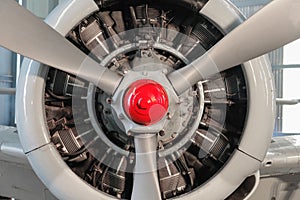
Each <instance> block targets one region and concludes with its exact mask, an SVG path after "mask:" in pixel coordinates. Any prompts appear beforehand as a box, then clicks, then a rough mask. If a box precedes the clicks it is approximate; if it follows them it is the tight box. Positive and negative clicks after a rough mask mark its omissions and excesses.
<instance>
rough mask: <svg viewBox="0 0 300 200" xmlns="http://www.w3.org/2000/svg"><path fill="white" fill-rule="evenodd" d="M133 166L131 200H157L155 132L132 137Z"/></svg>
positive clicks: (159, 196)
mask: <svg viewBox="0 0 300 200" xmlns="http://www.w3.org/2000/svg"><path fill="white" fill-rule="evenodd" d="M134 145H135V155H136V157H135V168H134V175H133V190H132V195H131V199H132V200H140V199H145V200H159V199H161V192H160V187H159V182H158V175H157V161H156V156H157V152H156V148H157V134H151V133H149V134H139V135H136V136H135V137H134Z"/></svg>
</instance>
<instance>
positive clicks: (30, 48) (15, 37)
mask: <svg viewBox="0 0 300 200" xmlns="http://www.w3.org/2000/svg"><path fill="white" fill-rule="evenodd" d="M0 22H1V29H0V45H1V46H3V47H5V48H7V49H9V50H11V51H14V52H17V53H19V54H22V55H24V56H26V57H29V58H31V59H34V60H36V61H39V62H41V63H44V64H46V65H49V66H52V67H54V68H57V69H59V70H62V71H65V72H68V73H70V74H74V75H77V76H79V77H81V78H83V79H85V80H88V81H90V82H92V83H94V84H95V85H97V86H98V87H100V88H101V89H102V90H104V91H105V92H107V93H108V94H113V93H114V91H115V89H116V88H117V86H118V85H119V82H120V81H121V77H120V76H119V75H118V74H116V73H114V72H112V71H110V70H109V69H107V68H105V67H103V66H100V65H99V64H98V63H97V62H95V61H94V60H92V59H91V58H90V57H88V56H87V55H85V54H84V53H83V52H82V51H80V50H79V49H78V48H77V47H75V46H74V45H73V44H72V43H70V42H69V41H68V40H67V39H65V38H64V37H63V36H61V35H60V34H59V33H57V32H56V31H55V30H54V29H52V28H51V27H50V26H48V25H47V24H46V23H45V22H43V21H42V20H41V19H39V18H38V17H36V16H34V15H33V14H32V13H30V12H29V11H28V10H26V9H25V8H23V7H21V6H20V5H19V4H18V3H17V2H16V1H14V0H1V2H0Z"/></svg>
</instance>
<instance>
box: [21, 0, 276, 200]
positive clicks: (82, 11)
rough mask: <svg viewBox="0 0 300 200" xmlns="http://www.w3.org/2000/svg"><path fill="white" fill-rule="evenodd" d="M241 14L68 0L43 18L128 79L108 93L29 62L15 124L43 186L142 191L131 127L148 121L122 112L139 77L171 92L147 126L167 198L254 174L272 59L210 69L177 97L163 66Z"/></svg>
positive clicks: (269, 100) (266, 129)
mask: <svg viewBox="0 0 300 200" xmlns="http://www.w3.org/2000/svg"><path fill="white" fill-rule="evenodd" d="M242 21H243V17H242V15H241V14H240V13H239V12H238V11H237V9H236V8H235V7H234V6H233V5H232V4H231V3H229V2H227V1H222V0H220V1H218V0H209V1H204V0H203V1H193V0H191V1H175V2H174V1H163V2H161V1H145V2H138V1H129V2H124V1H118V0H111V1H99V2H98V1H92V0H86V1H80V0H78V1H76V0H75V1H65V2H64V3H62V4H60V5H59V6H58V7H57V8H56V9H55V10H54V11H53V12H52V13H51V14H50V15H49V17H48V18H47V19H46V22H47V23H48V24H50V25H51V26H52V27H53V28H54V29H56V30H57V31H58V32H59V33H60V34H62V35H65V36H66V38H67V39H69V40H70V42H72V43H73V44H74V45H76V46H77V47H78V48H79V49H81V50H82V51H83V52H85V53H86V54H87V56H90V57H92V58H94V59H95V60H97V61H98V62H99V63H101V65H104V66H106V67H108V68H110V69H111V70H113V71H117V72H118V73H120V74H122V75H123V76H124V77H125V78H124V81H123V82H122V83H121V86H120V89H119V90H117V92H116V94H114V95H113V96H110V95H108V94H106V93H105V92H103V91H101V90H100V89H98V88H97V87H95V86H94V85H93V84H91V83H89V82H87V81H85V80H82V79H80V78H77V77H76V76H74V75H71V74H67V73H65V72H62V71H58V70H56V69H53V68H51V66H44V65H41V64H39V63H37V62H35V61H32V60H29V59H25V61H24V62H23V67H22V72H21V78H20V83H19V86H20V87H23V86H24V87H25V88H24V89H20V90H18V93H17V102H18V103H17V105H18V107H19V113H18V117H17V121H18V127H19V130H22V131H21V132H20V139H21V142H22V145H23V147H24V151H25V153H26V155H27V156H28V159H29V161H30V163H31V165H32V167H33V169H34V171H35V172H36V173H37V175H38V176H39V177H40V179H41V180H42V181H43V182H44V184H45V185H46V186H47V187H49V189H50V190H51V192H52V193H53V194H54V195H55V196H56V197H57V198H59V199H83V198H86V197H88V198H89V199H120V198H122V199H131V198H134V197H133V196H132V191H133V187H134V186H133V185H134V184H133V182H134V174H135V171H134V168H135V164H136V163H135V162H136V156H135V151H136V147H135V144H134V137H135V135H134V134H132V133H131V131H130V130H133V128H132V127H134V128H135V129H134V130H135V131H141V130H142V131H144V130H145V129H144V128H143V127H141V126H140V125H136V123H134V120H133V122H131V119H130V116H128V115H126V112H123V110H124V107H123V102H124V99H123V98H122V97H123V96H124V93H126V91H128V88H130V85H131V83H133V82H135V81H137V80H141V79H144V80H148V79H151V80H152V81H155V82H159V84H160V85H162V87H164V89H165V90H166V91H165V93H166V94H164V95H168V97H169V98H168V106H165V105H166V104H165V103H164V104H163V105H164V106H165V108H166V109H167V111H166V112H165V113H163V115H162V116H160V119H159V120H158V121H160V120H161V118H162V119H163V123H158V124H156V123H155V125H154V126H149V127H150V128H149V129H146V130H148V131H149V130H150V131H152V130H154V131H155V132H157V133H158V139H157V165H156V167H157V177H158V183H159V189H160V196H161V198H162V199H170V198H180V199H199V198H204V199H225V198H226V197H228V196H229V195H230V194H231V193H232V192H234V191H235V190H236V189H237V188H238V187H239V186H240V185H241V183H242V182H243V181H244V180H247V179H246V178H247V177H248V176H250V175H252V174H255V173H256V171H257V170H258V168H259V166H260V162H261V161H262V160H263V158H264V155H265V153H266V150H267V147H268V144H269V142H270V138H271V134H272V131H273V126H274V122H273V119H274V97H273V95H274V94H273V92H274V89H273V83H272V75H271V72H270V66H269V63H268V61H267V58H266V57H260V58H257V59H254V60H251V61H249V62H247V63H244V64H243V65H240V66H236V67H234V68H232V69H229V70H226V71H223V72H220V73H219V74H217V75H215V76H213V77H207V79H205V80H204V81H201V82H199V83H198V84H196V85H194V86H191V88H190V89H189V90H188V91H186V92H185V93H183V94H182V95H181V96H179V97H178V96H177V94H176V93H175V92H174V91H173V89H172V87H171V86H168V81H167V80H165V79H164V75H165V74H168V73H170V72H173V71H175V70H178V69H180V68H181V67H183V66H185V65H187V64H188V63H190V62H191V61H193V60H194V59H196V58H197V57H199V56H201V55H202V54H204V53H205V52H206V51H207V50H209V49H210V48H211V47H212V46H213V45H214V44H216V43H217V42H218V41H219V40H221V39H222V37H223V36H224V35H225V34H227V33H228V32H230V31H231V30H232V29H233V28H234V27H236V26H237V25H238V24H240V23H241V22H242ZM45 48H47V47H45ZM228 51H230V49H229V50H228ZM83 67H84V66H83ZM82 70H84V68H83V69H82ZM161 74H164V75H161ZM108 81H109V80H108ZM129 90H130V89H129ZM129 96H130V95H129ZM129 96H128V97H126V95H125V97H126V99H127V98H130V97H129ZM126 99H125V100H126ZM138 105H140V104H138ZM143 109H144V108H139V110H138V111H139V112H140V111H141V110H143ZM125 110H126V109H125ZM24 119H25V120H24ZM147 125H148V124H147ZM139 133H140V132H139ZM256 178H257V176H256ZM256 181H258V180H256ZM146 190H147V188H145V191H146ZM141 192H143V191H141ZM248 192H249V191H248ZM150 199H151V198H150Z"/></svg>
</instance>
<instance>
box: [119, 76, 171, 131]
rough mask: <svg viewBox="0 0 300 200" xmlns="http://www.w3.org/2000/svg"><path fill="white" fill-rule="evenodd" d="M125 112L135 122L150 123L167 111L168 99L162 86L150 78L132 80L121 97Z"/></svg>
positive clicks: (156, 120) (157, 119) (160, 117)
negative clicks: (122, 97)
mask: <svg viewBox="0 0 300 200" xmlns="http://www.w3.org/2000/svg"><path fill="white" fill-rule="evenodd" d="M123 104H124V109H125V112H126V114H127V115H128V116H129V117H130V118H131V120H132V121H134V122H135V123H137V124H141V125H145V126H147V125H151V124H154V123H156V122H158V121H160V120H161V119H162V118H163V117H164V116H165V114H166V113H167V110H168V106H169V101H168V96H167V93H166V91H165V90H164V88H163V87H162V86H161V85H160V84H158V83H156V82H155V81H152V80H139V81H136V82H134V83H133V84H132V85H131V86H130V87H129V88H128V90H127V92H126V94H125V96H124V99H123Z"/></svg>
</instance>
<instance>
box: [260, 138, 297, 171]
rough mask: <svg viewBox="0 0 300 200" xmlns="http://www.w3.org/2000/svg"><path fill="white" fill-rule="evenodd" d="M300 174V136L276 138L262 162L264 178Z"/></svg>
mask: <svg viewBox="0 0 300 200" xmlns="http://www.w3.org/2000/svg"><path fill="white" fill-rule="evenodd" d="M299 172H300V136H299V135H293V136H284V137H274V138H273V139H272V142H271V144H270V147H269V150H268V152H267V155H266V157H265V159H264V161H263V162H262V166H261V175H262V176H274V175H276V176H278V175H286V174H293V173H299Z"/></svg>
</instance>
